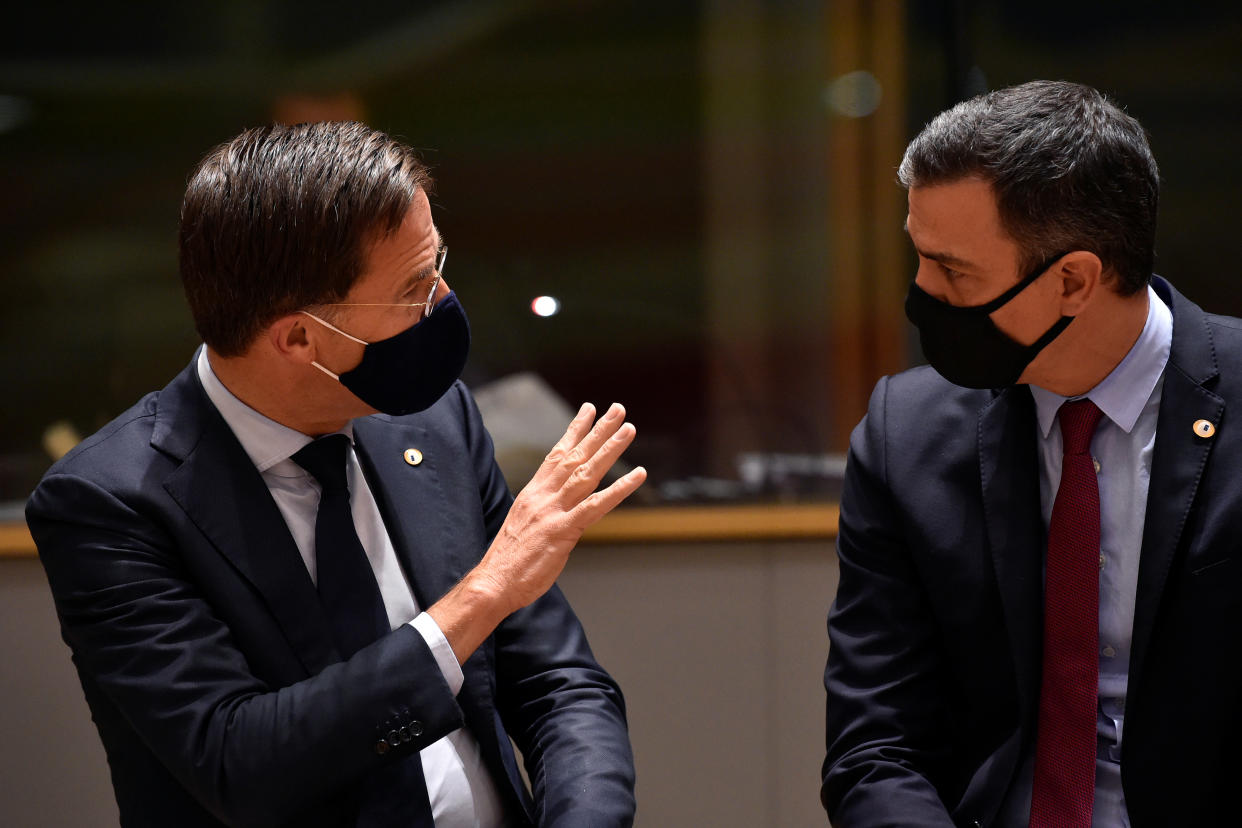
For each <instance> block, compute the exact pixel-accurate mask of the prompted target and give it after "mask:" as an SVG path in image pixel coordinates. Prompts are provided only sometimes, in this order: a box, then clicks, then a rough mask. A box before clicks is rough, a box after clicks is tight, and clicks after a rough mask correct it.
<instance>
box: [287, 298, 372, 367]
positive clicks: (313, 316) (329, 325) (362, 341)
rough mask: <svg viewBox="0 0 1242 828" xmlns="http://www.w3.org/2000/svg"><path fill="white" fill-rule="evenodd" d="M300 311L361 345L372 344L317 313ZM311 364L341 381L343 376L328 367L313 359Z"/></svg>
mask: <svg viewBox="0 0 1242 828" xmlns="http://www.w3.org/2000/svg"><path fill="white" fill-rule="evenodd" d="M298 313H302V314H305V315H307V316H309V317H310V318H311V319H314V320H315V321H316V322H318V323H319V324H320V325H323V326H324V327H325V328H327V329H328V330H330V331H335V332H336V333H339V334H340V335H341V336H343V337H345V338H346V339H352V340H353V341H354V342H357V343H358V344H359V345H363V346H366V345H370V344H371V343H369V342H367V341H365V340H362V339H359V338H358V337H356V336H350V335H349V334H347V333H345V332H344V331H342V330H341V329H340V328H338V327H336V326H335V325H333V324H331V323H329V322H325V321H323V320H322V319H320V318H319V317H318V316H315V314H313V313H311V312H310V311H298ZM311 365H314V366H315V367H316V368H318V369H319V370H320V371H323V372H324V373H325V374H327V375H328V376H330V377H332V379H334V380H336V381H337V382H340V381H341V377H340V375H339V374H334V373H332V372H331V371H329V370H328V369H327V368H324V367H323V366H322V365H320V364H319V363H318V362H315V361H314V360H311Z"/></svg>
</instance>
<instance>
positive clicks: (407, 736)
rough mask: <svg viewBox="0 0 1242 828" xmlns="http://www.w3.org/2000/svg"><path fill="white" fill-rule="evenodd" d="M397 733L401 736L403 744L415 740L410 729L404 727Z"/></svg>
mask: <svg viewBox="0 0 1242 828" xmlns="http://www.w3.org/2000/svg"><path fill="white" fill-rule="evenodd" d="M397 732H398V733H400V734H401V741H402V742H408V741H410V740H411V739H413V738H414V736H413V734H411V733H410V729H409V728H408V727H402V728H401V729H400V730H399V731H397Z"/></svg>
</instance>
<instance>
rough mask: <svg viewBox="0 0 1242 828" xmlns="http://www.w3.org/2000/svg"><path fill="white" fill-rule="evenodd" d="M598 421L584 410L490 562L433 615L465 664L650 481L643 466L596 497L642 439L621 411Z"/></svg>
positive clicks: (519, 505) (524, 494)
mask: <svg viewBox="0 0 1242 828" xmlns="http://www.w3.org/2000/svg"><path fill="white" fill-rule="evenodd" d="M594 419H595V407H594V406H592V405H591V404H590V403H587V404H585V405H583V406H582V408H581V409H579V411H578V414H577V416H576V417H574V419H573V421H572V422H570V424H569V428H568V429H566V431H565V434H564V436H563V437H561V439H560V440H559V441H558V442H557V444H556V445H555V446H553V448H552V451H550V452H549V453H548V456H547V457H546V458H545V459H544V461H543V464H542V465H541V466H540V467H539V471H537V472H536V473H535V476H534V477H533V478H532V479H531V481H530V483H528V484H527V485H526V488H524V489H522V491H521V493H519V494H518V496H517V498H516V499H515V500H514V502H513V506H512V507H511V508H510V509H509V515H508V517H507V518H506V519H505V522H504V524H503V525H502V526H501V527H500V531H499V532H498V533H497V534H496V539H495V540H494V541H493V542H492V545H491V547H490V548H489V549H488V550H487V553H486V554H485V555H484V556H483V560H482V561H480V562H479V564H478V566H476V567H475V568H474V569H473V570H471V571H470V572H469V573H468V574H467V575H466V577H465V578H463V579H462V581H461V583H460V584H458V585H457V586H456V587H454V589H453V590H451V591H450V592H449V593H448V594H447V595H445V596H444V598H442V599H440V601H438V602H437V603H436V604H435V606H433V607H432V608H431V609H430V610H428V613H429V614H430V615H431V616H432V618H434V619H435V621H436V623H437V624H438V625H439V626H440V629H441V630H442V631H443V632H444V635H445V637H446V638H448V640H449V643H450V644H451V645H452V647H453V651H454V652H455V653H456V654H457V656H458V659H459V660H461V661H464V660H465V659H466V658H467V657H468V656H469V655H470V653H472V652H473V651H474V650H475V648H477V647H478V645H479V644H480V643H482V641H483V639H484V638H486V637H487V636H488V635H490V634H491V631H492V630H493V629H495V627H496V625H497V624H499V623H500V621H501V620H503V619H504V617H505V616H507V615H509V614H510V613H512V612H514V611H516V610H518V609H521V608H522V607H524V606H526V605H527V604H529V603H531V602H532V601H534V600H535V599H537V598H539V596H541V595H543V593H545V592H547V591H548V589H549V588H550V587H551V586H552V584H553V583H554V582H555V581H556V579H557V577H558V576H559V575H560V574H561V570H562V569H564V568H565V563H566V562H567V561H568V560H569V553H570V552H572V551H573V548H574V546H575V545H576V544H577V543H578V540H579V539H580V538H581V537H582V533H583V532H584V531H585V530H586V528H587V527H588V526H590V525H591V524H593V523H595V522H596V521H598V520H599V519H600V518H602V517H603V516H604V515H606V514H608V513H609V512H610V511H612V510H613V509H614V508H615V507H616V506H617V504H619V503H620V502H621V501H623V500H625V498H627V497H629V495H630V494H631V493H633V492H634V490H635V489H637V488H638V487H639V486H640V485H642V483H643V481H644V480H646V479H647V472H646V470H645V469H643V468H642V467H641V466H639V467H637V468H635V469H633V470H632V471H630V472H628V473H626V474H625V475H624V476H622V477H620V478H618V479H617V480H615V481H613V482H612V483H611V484H610V485H609V486H607V487H606V488H604V489H601V490H600V491H596V487H598V486H599V483H600V481H601V480H603V478H604V475H605V474H606V473H607V472H608V470H609V469H611V468H612V466H613V464H615V463H616V462H617V458H619V457H620V456H621V453H622V452H623V451H625V449H626V447H627V446H629V444H630V443H631V442H633V440H634V435H635V433H636V431H635V428H634V426H633V425H632V424H630V423H627V422H625V409H624V408H623V407H622V406H621V405H619V404H616V403H614V404H613V405H612V406H611V407H610V408H609V409H608V411H607V412H605V414H604V416H603V417H601V418H600V419H599V421H598V422H594V423H593V421H594Z"/></svg>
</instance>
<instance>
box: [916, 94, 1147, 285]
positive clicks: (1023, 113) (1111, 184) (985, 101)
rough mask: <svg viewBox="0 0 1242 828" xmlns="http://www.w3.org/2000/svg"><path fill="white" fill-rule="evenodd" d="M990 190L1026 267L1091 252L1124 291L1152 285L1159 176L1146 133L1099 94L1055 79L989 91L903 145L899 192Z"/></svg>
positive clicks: (943, 113) (942, 117)
mask: <svg viewBox="0 0 1242 828" xmlns="http://www.w3.org/2000/svg"><path fill="white" fill-rule="evenodd" d="M972 176H974V177H978V178H981V179H983V180H984V181H987V182H988V183H989V184H991V186H992V190H993V192H994V193H995V195H996V201H997V207H998V209H999V212H1000V218H1001V222H1002V224H1003V226H1004V228H1005V230H1006V231H1007V232H1008V233H1009V235H1010V236H1011V237H1012V238H1013V239H1014V241H1015V242H1017V244H1018V248H1019V249H1020V251H1021V256H1022V260H1023V261H1022V263H1021V264H1022V271H1023V272H1026V271H1028V270H1030V269H1032V268H1034V267H1036V266H1037V265H1038V264H1039V263H1040V262H1043V261H1046V260H1047V259H1048V258H1049V257H1051V256H1055V255H1057V254H1058V253H1064V252H1067V251H1071V250H1087V251H1090V252H1092V253H1095V254H1096V255H1097V256H1099V258H1100V261H1101V262H1102V263H1103V265H1104V268H1105V272H1106V273H1110V272H1111V273H1115V274H1116V277H1117V284H1116V286H1115V289H1116V291H1117V292H1118V293H1120V294H1122V295H1131V294H1133V293H1136V292H1138V291H1139V290H1142V289H1143V288H1144V286H1146V285H1147V283H1148V282H1149V281H1150V280H1151V272H1152V267H1153V261H1154V259H1155V244H1156V209H1157V202H1158V201H1159V195H1160V175H1159V171H1158V170H1157V168H1156V160H1155V158H1153V157H1152V154H1151V148H1150V147H1149V146H1148V143H1147V135H1146V133H1145V132H1144V131H1143V127H1142V126H1141V125H1140V124H1139V122H1138V121H1136V120H1135V119H1134V118H1131V117H1130V116H1129V115H1127V114H1126V113H1124V112H1122V111H1121V109H1120V108H1118V107H1117V106H1116V105H1115V104H1114V103H1112V102H1111V101H1110V100H1109V99H1108V98H1106V97H1105V96H1104V95H1103V94H1101V93H1100V92H1098V91H1096V90H1095V89H1092V88H1090V87H1087V86H1082V85H1080V84H1076V83H1066V82H1061V81H1032V82H1030V83H1024V84H1022V85H1020V86H1012V87H1009V88H1008V89H1001V90H998V91H995V92H989V93H987V94H985V95H980V96H979V97H976V98H972V99H970V100H968V101H964V102H963V103H960V104H958V105H957V106H955V107H953V108H952V109H949V110H947V111H945V112H942V113H940V114H939V115H938V116H936V118H935V119H934V120H932V121H931V123H929V124H928V125H927V126H926V127H924V128H923V131H922V132H920V133H919V135H918V137H916V138H915V139H914V140H913V141H911V142H910V145H909V146H908V147H907V148H906V154H905V158H903V159H902V162H901V168H900V170H899V171H898V180H899V181H900V182H901V184H902V186H903V187H905V188H907V189H909V188H911V187H923V186H931V185H935V184H945V183H951V182H954V181H958V180H960V179H963V178H968V177H972Z"/></svg>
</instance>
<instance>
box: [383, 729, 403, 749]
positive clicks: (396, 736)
mask: <svg viewBox="0 0 1242 828" xmlns="http://www.w3.org/2000/svg"><path fill="white" fill-rule="evenodd" d="M386 741H387V742H388V745H389V747H396V746H397V745H399V744H401V734H400V733H398V732H397V731H396V730H390V731H388V738H387V740H386Z"/></svg>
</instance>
